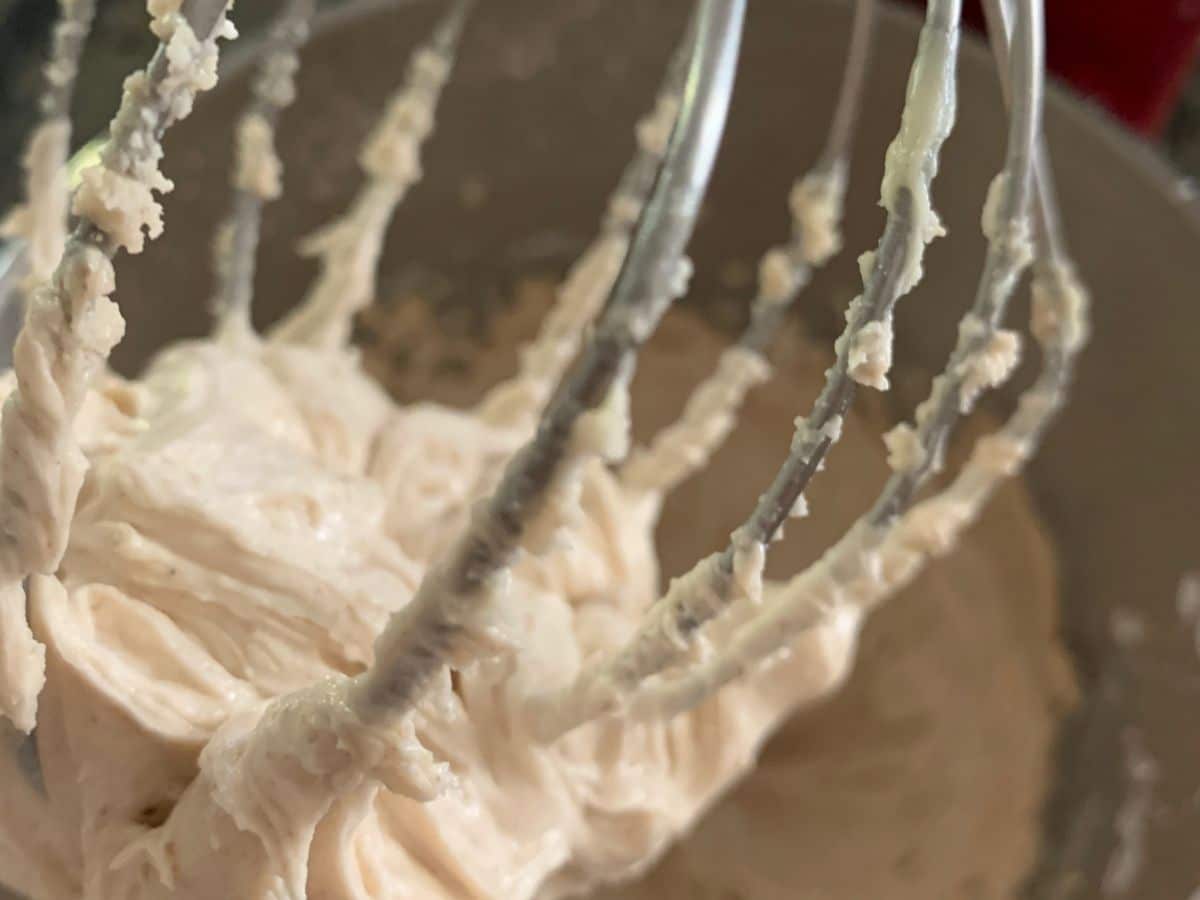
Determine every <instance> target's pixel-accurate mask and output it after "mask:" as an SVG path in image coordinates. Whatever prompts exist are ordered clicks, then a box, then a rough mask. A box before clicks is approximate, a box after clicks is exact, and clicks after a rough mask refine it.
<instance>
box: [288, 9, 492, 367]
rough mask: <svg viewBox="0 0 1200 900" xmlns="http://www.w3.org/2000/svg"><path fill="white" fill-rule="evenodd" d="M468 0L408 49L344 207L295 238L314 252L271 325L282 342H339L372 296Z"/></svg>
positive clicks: (417, 164) (327, 344)
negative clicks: (297, 297) (360, 178)
mask: <svg viewBox="0 0 1200 900" xmlns="http://www.w3.org/2000/svg"><path fill="white" fill-rule="evenodd" d="M470 7H471V0H454V3H452V4H451V6H450V9H449V10H448V11H447V12H446V13H445V14H444V16H443V18H442V20H441V21H440V23H439V24H438V25H437V27H436V28H435V29H434V33H433V34H432V35H431V37H430V38H429V40H428V41H427V42H426V43H425V44H424V45H423V46H422V47H420V48H418V49H417V51H416V52H415V53H414V54H413V56H412V59H411V60H410V61H409V71H408V75H407V78H406V80H405V83H404V84H403V85H402V86H401V88H400V89H399V90H398V91H397V92H396V93H395V94H394V95H393V96H392V98H391V99H390V100H389V101H388V104H387V108H386V110H385V111H384V114H383V117H382V118H381V120H380V121H379V122H378V123H377V124H376V126H375V128H374V130H373V131H372V132H371V134H370V135H368V137H367V140H366V142H365V143H364V144H363V146H362V149H361V151H360V153H359V165H360V166H361V168H362V169H363V172H364V173H365V175H366V181H365V182H364V184H363V186H362V187H361V188H360V190H359V192H358V195H357V196H356V197H355V199H354V202H353V203H352V204H351V206H350V208H349V209H348V210H347V211H346V212H345V213H344V214H343V215H342V216H341V217H340V218H338V219H336V220H335V221H333V222H331V223H330V224H328V225H326V226H325V227H323V228H322V229H320V230H319V231H317V232H316V233H315V234H313V235H311V236H310V237H308V238H307V239H306V240H305V241H304V242H303V243H302V244H301V252H302V253H304V254H305V255H307V256H316V257H318V258H319V259H320V263H321V272H320V274H319V275H318V277H317V280H316V282H315V283H314V284H313V286H312V288H311V289H310V290H309V292H308V294H307V296H305V298H304V299H303V300H302V301H301V302H300V304H299V305H298V306H297V307H296V309H294V310H293V311H292V312H291V313H290V314H289V315H288V316H287V317H286V318H284V319H283V321H281V322H280V323H279V324H278V325H276V326H275V328H274V329H273V331H272V332H271V337H272V339H274V340H276V341H280V342H284V343H294V344H302V345H306V346H321V347H329V348H337V347H341V346H343V345H344V344H345V343H346V342H347V340H348V339H349V337H350V331H351V325H352V323H353V320H354V317H355V316H356V315H357V314H358V313H359V311H361V310H362V309H363V308H364V307H365V306H367V305H368V304H369V303H370V302H371V301H372V300H373V299H374V296H375V284H376V277H377V272H376V268H377V266H378V263H379V255H380V253H381V252H382V249H383V239H384V236H385V235H386V233H387V227H388V225H389V224H390V222H391V220H392V216H393V214H394V213H395V211H396V207H397V206H398V205H399V204H400V202H401V201H402V200H403V199H404V197H405V195H406V194H407V193H408V191H409V189H410V188H411V187H412V186H413V185H414V184H415V183H416V182H417V180H418V179H419V178H420V177H421V160H420V151H421V146H422V145H423V144H424V142H425V141H426V140H427V139H428V137H429V136H430V134H432V132H433V125H434V114H435V112H436V109H437V103H438V100H439V99H440V97H441V93H442V89H443V87H444V86H445V84H446V81H447V80H448V79H449V77H450V73H451V71H452V69H453V66H454V57H455V53H456V50H457V46H458V41H459V38H460V36H461V34H462V29H463V27H464V24H465V22H466V18H467V12H468V11H469V9H470Z"/></svg>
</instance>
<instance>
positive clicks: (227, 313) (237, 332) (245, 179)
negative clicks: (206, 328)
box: [212, 0, 317, 340]
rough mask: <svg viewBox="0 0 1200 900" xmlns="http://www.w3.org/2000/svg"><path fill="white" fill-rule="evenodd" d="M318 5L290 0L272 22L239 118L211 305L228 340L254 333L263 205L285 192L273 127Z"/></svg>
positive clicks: (290, 93) (291, 94)
mask: <svg viewBox="0 0 1200 900" xmlns="http://www.w3.org/2000/svg"><path fill="white" fill-rule="evenodd" d="M316 5H317V4H316V0H291V2H289V3H288V4H287V5H286V6H285V7H284V9H283V11H282V12H281V13H280V14H279V16H278V17H277V19H276V20H275V22H274V23H272V25H271V27H270V30H269V35H268V37H267V46H266V49H265V53H266V56H265V58H264V60H263V62H262V64H261V66H260V68H259V72H258V75H257V77H256V78H255V79H254V83H253V85H252V86H251V93H252V99H251V101H250V104H249V108H248V109H247V110H246V111H245V112H244V113H243V114H242V117H241V119H240V120H239V121H238V125H237V143H236V146H235V161H234V167H233V174H232V186H233V199H232V202H231V209H230V212H229V216H228V218H227V219H226V221H225V223H224V224H223V225H222V226H221V228H220V230H219V231H218V232H217V238H216V241H215V248H214V255H215V265H214V269H215V270H216V273H217V290H216V295H215V296H214V297H213V300H212V307H213V313H214V315H215V317H216V319H217V326H216V327H217V331H218V332H219V333H221V334H222V335H223V336H225V337H226V339H231V340H246V339H247V338H250V337H252V336H253V334H254V327H253V325H252V324H251V321H250V307H251V303H252V299H253V291H254V267H255V266H254V264H255V258H256V256H257V251H258V242H259V234H260V231H261V228H262V210H263V205H264V203H266V202H268V201H270V200H274V199H275V198H276V197H278V196H279V194H280V193H281V191H282V190H283V185H282V176H283V172H282V169H283V165H282V163H281V162H280V161H279V156H278V154H277V153H276V150H275V128H276V126H277V124H278V120H279V116H280V114H281V113H282V112H283V111H284V109H286V108H287V107H288V106H290V105H291V104H292V102H293V101H294V100H295V97H296V84H295V76H296V70H297V69H298V68H299V67H300V59H299V56H298V54H299V52H300V50H301V49H302V48H303V46H304V44H305V42H306V41H307V40H308V34H309V29H310V25H311V21H312V17H313V15H314V13H315V12H316Z"/></svg>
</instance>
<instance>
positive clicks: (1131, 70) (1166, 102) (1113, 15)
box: [964, 0, 1200, 135]
mask: <svg viewBox="0 0 1200 900" xmlns="http://www.w3.org/2000/svg"><path fill="white" fill-rule="evenodd" d="M964 16H965V17H966V19H967V21H968V22H971V23H972V24H973V25H976V26H977V27H978V28H979V29H980V30H982V29H983V13H982V11H981V9H980V5H979V0H966V4H965V8H964ZM1198 46H1200V0H1046V64H1047V66H1048V67H1049V69H1050V71H1051V72H1053V73H1054V74H1055V75H1057V76H1058V77H1059V78H1061V79H1063V80H1064V81H1067V82H1069V83H1070V84H1071V86H1072V87H1074V88H1075V90H1077V91H1078V92H1079V93H1081V94H1083V95H1084V96H1086V97H1089V98H1092V99H1094V100H1096V101H1097V102H1099V103H1100V104H1101V105H1103V106H1105V107H1107V108H1108V110H1109V111H1110V112H1112V113H1113V115H1115V116H1117V118H1119V119H1121V120H1122V121H1123V122H1125V123H1126V124H1127V125H1128V126H1129V127H1130V128H1132V129H1134V130H1135V131H1139V132H1141V133H1142V134H1147V135H1149V134H1154V133H1155V132H1157V131H1158V130H1159V129H1160V128H1162V127H1163V125H1165V124H1166V121H1167V118H1168V117H1169V116H1170V114H1171V110H1172V109H1173V108H1174V106H1175V101H1176V100H1177V99H1178V97H1179V92H1180V90H1181V89H1182V88H1183V85H1184V83H1185V81H1186V79H1187V76H1188V74H1189V73H1190V71H1191V67H1192V63H1193V61H1194V60H1195V57H1196V51H1197V48H1198Z"/></svg>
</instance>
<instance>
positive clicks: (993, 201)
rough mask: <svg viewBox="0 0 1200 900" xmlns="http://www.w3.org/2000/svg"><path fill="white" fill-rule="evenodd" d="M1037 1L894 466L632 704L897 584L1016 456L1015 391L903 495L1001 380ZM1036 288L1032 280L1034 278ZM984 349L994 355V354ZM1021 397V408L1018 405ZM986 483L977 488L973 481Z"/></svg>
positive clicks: (1030, 126) (1035, 127) (1023, 219)
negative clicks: (936, 481) (1000, 152)
mask: <svg viewBox="0 0 1200 900" xmlns="http://www.w3.org/2000/svg"><path fill="white" fill-rule="evenodd" d="M1041 40H1042V20H1041V9H1040V7H1039V6H1038V4H1036V3H1034V2H1025V3H1022V4H1021V7H1020V15H1019V17H1018V27H1017V33H1016V38H1015V42H1014V43H1015V48H1016V52H1015V53H1014V60H1013V66H1012V71H1011V76H1010V77H1011V80H1012V85H1013V96H1014V103H1013V105H1012V113H1011V123H1010V131H1009V145H1008V153H1007V158H1006V163H1005V169H1004V170H1003V171H1002V172H1001V174H1000V175H999V176H997V178H996V180H995V181H994V182H993V186H992V189H991V191H990V193H989V201H988V203H987V204H986V205H985V210H984V223H983V224H984V232H985V234H986V235H987V237H988V241H989V247H988V254H987V260H986V262H985V265H984V271H983V274H982V276H981V279H980V283H979V289H978V292H977V295H976V300H975V305H974V307H973V309H972V311H971V312H970V313H968V315H967V316H966V317H965V318H964V319H963V323H962V325H961V326H960V329H959V342H958V344H957V346H956V347H955V349H954V351H953V353H952V354H951V357H950V361H949V363H948V365H947V368H946V370H945V371H944V372H943V373H942V374H941V375H939V376H937V377H936V378H935V379H934V386H933V389H932V391H931V394H930V397H929V398H928V399H927V400H926V401H925V402H923V403H922V404H921V405H920V406H919V407H918V409H917V414H916V423H915V425H901V426H898V429H897V430H896V431H893V432H892V435H891V438H890V440H889V445H890V449H891V450H892V453H891V454H890V461H891V463H892V465H893V468H894V469H895V471H894V472H893V474H892V476H891V478H890V479H889V481H888V483H887V485H886V486H885V487H884V490H883V491H882V493H881V494H880V496H879V498H878V499H877V500H876V502H875V504H874V505H873V507H872V509H871V510H870V511H868V512H867V513H866V514H865V515H864V516H863V517H862V518H860V519H859V521H858V522H857V523H856V524H855V525H853V526H852V527H851V528H850V529H849V530H848V532H847V533H846V534H845V535H844V536H843V537H842V538H841V539H840V540H839V541H838V542H837V543H835V544H834V546H833V547H832V548H830V549H829V550H828V551H827V552H826V553H825V554H824V556H823V557H822V558H821V559H820V560H818V562H817V563H815V564H814V565H813V566H811V567H809V568H808V569H807V570H805V571H804V572H802V573H800V574H798V575H796V576H794V577H793V578H792V579H790V580H789V581H788V582H786V583H785V584H784V585H783V586H782V587H781V588H780V589H779V590H778V592H777V593H776V594H775V596H774V597H773V598H772V599H771V600H770V602H769V603H767V604H766V605H765V606H764V609H763V610H762V611H761V612H759V613H757V614H756V615H754V616H753V617H752V618H750V619H748V620H747V621H746V622H745V623H744V624H742V625H740V626H739V627H738V628H737V629H736V630H735V631H734V632H733V634H732V635H731V636H730V637H729V638H728V639H726V640H725V641H723V642H722V646H721V647H720V649H719V650H718V651H717V652H716V653H715V654H714V655H713V657H712V659H710V660H708V661H706V662H704V663H702V664H700V665H699V666H697V667H696V668H695V670H694V671H692V672H688V673H684V674H682V675H679V676H677V677H675V678H673V679H672V678H668V679H665V680H664V682H663V683H660V684H658V685H652V686H650V687H648V688H647V689H646V695H645V696H644V697H642V698H640V699H639V700H638V701H635V702H636V703H637V704H638V705H640V706H641V707H642V708H643V710H646V709H653V710H656V711H658V712H659V713H666V714H674V713H677V712H679V711H681V710H683V709H687V708H690V707H691V706H693V705H694V704H695V703H697V702H699V701H700V700H702V699H703V698H704V697H705V696H707V695H708V694H709V693H711V692H712V691H713V690H715V689H717V688H719V687H720V686H722V685H724V684H726V683H728V682H729V681H730V680H732V679H733V678H735V677H737V676H738V675H740V674H741V673H742V672H744V671H745V670H746V669H747V668H748V667H749V666H751V665H754V664H756V663H758V662H760V661H762V660H764V659H768V658H770V657H771V655H772V654H773V653H775V652H776V651H777V650H778V649H779V648H780V647H783V646H785V645H786V644H787V642H788V641H790V640H791V639H793V638H794V637H795V635H796V634H798V633H799V632H801V631H804V630H807V629H812V628H815V627H818V626H825V627H830V628H837V627H838V624H839V620H843V621H844V620H847V619H849V620H854V619H856V618H857V617H858V616H859V615H860V614H861V612H862V611H864V610H868V609H870V608H872V607H873V606H874V605H875V604H877V603H878V602H880V601H881V600H882V599H883V598H885V597H886V596H888V595H890V594H891V593H892V592H893V591H895V590H896V589H897V588H898V587H900V586H902V585H903V584H905V583H907V582H908V581H909V580H910V579H911V578H912V577H913V576H914V575H915V574H916V572H917V571H918V570H919V567H920V565H921V564H922V563H923V562H924V560H926V559H927V558H929V557H931V556H935V555H938V554H941V553H944V552H946V550H948V549H949V547H950V546H951V544H952V543H953V540H954V538H955V537H956V536H957V534H958V533H959V532H961V530H962V528H963V527H965V525H966V524H967V523H968V522H969V521H970V520H971V519H972V518H973V517H974V515H976V514H977V512H978V509H979V506H980V505H981V503H982V500H983V498H984V497H985V496H986V494H987V493H988V492H990V490H991V489H992V488H993V487H994V485H995V483H996V482H997V481H998V480H999V479H1000V478H1002V477H1008V476H1009V475H1011V474H1013V473H1014V472H1015V471H1016V469H1017V467H1018V466H1019V464H1020V462H1021V461H1022V460H1023V459H1024V458H1025V455H1026V454H1027V452H1028V449H1029V446H1028V442H1027V437H1028V428H1029V426H1030V425H1031V422H1030V421H1028V419H1029V418H1033V417H1035V416H1036V414H1035V413H1033V412H1032V407H1036V406H1038V405H1039V401H1025V402H1026V404H1027V407H1029V408H1027V409H1026V411H1025V414H1024V416H1022V422H1021V423H1020V424H1017V425H1015V426H1014V427H1015V429H1016V432H1017V433H1019V434H1020V435H1022V437H1021V439H1020V441H1019V442H1013V441H1012V437H1013V434H1012V433H1011V432H1008V433H1006V432H1005V431H1002V432H1001V433H1000V435H998V436H993V437H991V438H985V439H984V440H983V441H982V442H981V443H980V445H979V447H978V448H977V450H976V452H975V454H974V455H973V456H972V459H971V461H970V462H969V463H968V464H967V466H966V467H965V468H964V469H963V471H962V473H961V474H960V476H959V479H958V480H956V481H955V482H954V483H952V485H951V487H950V488H948V489H946V490H945V491H943V492H941V493H940V494H937V495H935V496H934V497H931V498H928V499H925V500H923V501H922V502H921V503H920V504H917V505H916V506H913V505H912V504H913V500H914V498H915V496H916V492H917V490H918V489H919V488H920V487H921V486H922V485H923V484H924V483H925V482H926V481H927V480H928V478H929V477H930V475H931V474H932V473H933V472H935V471H937V469H938V468H939V467H940V465H941V454H942V450H943V448H944V446H945V443H946V440H947V437H948V433H949V431H950V429H951V428H952V427H953V424H954V422H955V421H956V420H957V418H958V417H959V415H960V414H961V413H963V412H965V411H967V410H969V408H970V407H971V406H972V405H973V403H974V401H975V397H976V395H977V393H978V391H979V390H981V389H983V388H991V387H995V386H997V385H998V384H1000V383H1001V382H1003V381H1004V380H1006V379H1007V377H1008V375H1009V373H1010V372H1011V371H1012V367H1013V365H1014V364H1015V357H1014V356H1013V353H1014V352H1015V351H1014V350H1011V349H1009V348H1011V347H1012V344H1013V340H1014V339H1015V336H1009V337H1000V336H1001V335H1005V334H1011V333H1005V332H1002V331H1000V330H999V327H998V322H999V321H1000V320H1001V319H1002V317H1003V312H1004V308H1005V306H1006V304H1007V301H1008V299H1009V297H1010V296H1011V294H1012V292H1013V290H1014V288H1015V285H1016V281H1017V277H1018V276H1019V274H1020V272H1021V271H1022V269H1024V268H1025V266H1027V265H1028V264H1029V262H1030V261H1031V258H1032V248H1031V245H1030V235H1029V231H1030V229H1029V225H1028V215H1029V213H1028V210H1029V205H1030V193H1031V185H1032V167H1033V148H1034V145H1035V139H1036V137H1037V135H1038V133H1039V129H1040V109H1041V78H1042V57H1041V46H1042V43H1041ZM1059 275H1060V276H1061V278H1060V279H1057V280H1056V283H1055V288H1054V290H1055V297H1056V301H1057V302H1058V303H1064V302H1065V303H1066V304H1068V305H1078V302H1079V301H1078V296H1077V295H1075V299H1072V300H1067V299H1066V297H1067V295H1068V294H1072V295H1074V291H1073V290H1072V289H1071V288H1070V287H1068V286H1067V276H1066V273H1065V272H1063V271H1060V272H1059ZM1042 289H1044V286H1043V288H1042ZM996 357H999V359H997V358H996ZM1030 404H1032V407H1030ZM984 484H986V485H987V487H986V489H985V488H983V487H982V485H984Z"/></svg>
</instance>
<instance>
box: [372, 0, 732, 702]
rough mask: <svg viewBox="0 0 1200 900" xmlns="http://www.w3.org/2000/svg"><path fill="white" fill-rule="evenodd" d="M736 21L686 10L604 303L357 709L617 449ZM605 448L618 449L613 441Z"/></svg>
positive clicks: (712, 8) (396, 682)
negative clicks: (546, 511) (643, 180)
mask: <svg viewBox="0 0 1200 900" xmlns="http://www.w3.org/2000/svg"><path fill="white" fill-rule="evenodd" d="M744 14H745V3H744V2H743V0H700V2H699V3H698V5H697V14H696V40H695V45H694V49H693V54H692V58H691V64H690V66H689V70H688V80H687V87H686V88H685V91H684V95H683V102H682V104H681V106H680V109H679V113H678V117H677V119H676V122H675V126H674V128H673V129H672V132H671V137H670V141H669V143H668V145H667V150H666V154H665V156H664V159H663V163H662V168H661V169H660V171H659V173H658V176H657V178H656V180H655V184H654V188H653V190H652V192H651V195H650V198H649V201H648V202H647V204H646V207H645V209H644V211H643V212H642V215H641V217H640V219H639V222H638V225H637V228H636V229H635V231H634V234H633V238H632V241H631V244H630V249H629V253H628V254H627V255H626V257H625V261H624V264H623V266H622V269H621V272H620V274H619V275H618V277H617V281H616V283H615V285H614V287H613V296H612V298H611V299H610V300H609V302H608V304H607V306H606V307H605V311H604V314H603V316H602V317H601V319H600V321H599V322H598V323H597V325H596V327H595V330H594V332H593V334H592V335H591V337H590V339H589V340H588V342H587V345H586V347H585V349H584V351H583V354H582V357H581V359H580V361H579V363H578V364H577V366H576V367H575V369H574V370H573V371H572V372H571V373H570V374H569V375H568V376H567V377H566V379H565V380H564V381H563V382H562V383H561V384H560V386H559V388H558V390H557V391H556V392H555V394H554V396H553V398H552V399H551V400H550V403H549V406H548V407H547V409H546V412H545V413H544V415H543V417H542V421H541V423H540V424H539V426H538V431H537V434H536V436H535V437H534V438H533V440H532V441H530V442H529V443H528V444H527V445H526V446H525V447H524V448H522V449H521V450H520V451H518V452H517V454H516V455H515V456H514V457H513V459H512V461H511V462H510V463H509V465H508V466H507V468H506V469H505V472H504V474H503V476H502V477H501V480H500V483H499V485H498V486H497V488H496V490H495V491H494V492H493V494H492V496H491V497H490V498H488V500H486V501H484V502H483V503H482V504H481V505H480V506H478V507H477V508H476V510H475V513H474V515H473V517H472V521H471V524H470V525H469V527H468V529H467V532H466V533H465V534H464V535H463V536H462V537H461V538H460V539H459V540H458V541H457V542H456V543H455V544H454V546H453V547H451V548H450V549H449V551H448V552H447V554H446V556H445V557H444V558H443V559H442V560H441V561H440V562H437V563H435V564H434V565H433V567H432V568H431V569H430V570H429V572H428V573H427V574H426V576H425V578H424V580H423V581H422V584H421V586H420V587H419V588H418V589H417V592H416V594H415V595H414V597H413V599H412V601H411V602H410V603H409V604H408V605H407V606H406V607H404V609H402V610H401V611H400V612H398V613H396V614H395V616H394V617H393V619H392V622H391V623H390V624H389V625H388V627H387V628H386V629H385V630H384V632H383V634H382V635H380V637H379V639H378V641H377V642H376V662H375V664H374V665H373V666H372V668H371V669H370V670H369V671H368V672H367V673H366V674H365V675H364V676H363V677H362V679H361V694H360V696H361V697H362V698H363V700H362V704H363V708H364V711H365V712H367V711H373V712H375V713H376V714H378V713H387V714H389V715H397V714H400V713H403V712H406V711H407V710H408V709H409V708H410V707H411V705H412V703H413V702H414V701H415V700H416V699H417V698H418V697H419V696H420V694H421V691H422V689H423V688H424V686H425V685H426V684H427V682H428V680H429V678H430V677H431V676H432V675H433V673H434V672H436V671H437V670H438V669H440V668H441V666H442V665H443V664H444V661H445V660H446V658H447V656H448V655H449V654H451V653H452V652H453V647H454V645H455V644H456V643H458V642H460V641H462V640H463V636H464V633H465V632H466V631H467V629H468V628H469V627H470V619H471V617H472V615H474V614H475V612H476V611H477V610H478V608H479V607H480V606H482V605H484V604H485V603H486V602H487V599H488V596H489V586H490V583H491V582H492V580H493V579H494V578H495V577H496V576H497V574H498V573H501V572H503V571H504V570H505V568H506V567H507V566H508V565H509V564H510V562H511V559H512V555H513V553H514V552H515V551H516V549H517V548H518V546H519V545H520V542H521V539H522V536H523V533H524V531H525V528H526V526H527V525H528V523H529V522H530V521H531V520H532V519H533V518H534V516H536V514H537V512H538V507H539V506H540V504H542V503H543V502H544V501H545V500H546V499H547V497H548V495H549V494H550V493H551V492H552V490H553V489H554V487H555V482H556V480H557V479H558V478H559V477H561V475H562V474H564V470H569V463H570V462H571V457H572V456H576V455H583V454H589V455H598V456H602V457H603V456H607V455H612V451H613V450H614V449H616V450H617V451H618V452H619V450H620V448H619V447H617V448H614V447H613V446H612V442H613V432H614V431H616V432H620V431H623V430H624V429H625V428H627V424H626V423H625V422H623V421H621V419H622V418H623V416H622V412H623V410H622V409H621V405H622V404H621V397H622V396H623V395H625V394H626V391H627V386H628V379H629V377H630V375H631V374H632V365H633V360H634V358H635V354H636V350H637V348H638V347H639V346H640V345H641V344H642V343H643V342H644V341H645V340H646V338H648V337H649V335H650V334H651V333H652V332H653V330H654V328H655V326H656V325H657V323H658V320H659V319H660V318H661V316H662V315H663V313H664V312H665V311H666V309H667V307H668V306H669V305H670V303H671V302H672V300H673V299H674V298H675V297H677V296H678V295H679V294H680V293H682V290H683V287H684V284H685V278H686V276H685V274H684V273H685V272H686V268H685V266H686V264H685V263H684V262H683V252H684V247H685V246H686V244H687V241H688V239H689V238H690V236H691V232H692V228H693V227H694V225H695V219H696V216H697V214H698V212H699V208H700V199H701V197H702V195H703V193H704V189H705V186H706V185H707V182H708V177H709V174H710V172H711V169H712V166H713V163H714V160H715V158H716V153H717V147H718V144H719V142H720V138H721V133H722V131H723V129H724V124H725V116H726V113H727V111H728V106H729V99H730V94H731V92H732V88H733V78H734V70H735V66H736V63H737V55H738V49H739V44H740V36H741V27H742V20H743V17H744ZM597 413H598V414H599V416H600V417H601V418H599V420H597V418H596V417H597ZM609 417H613V418H609ZM614 419H615V420H614ZM616 443H617V444H618V445H620V444H621V443H622V439H621V438H620V437H619V436H618V437H617V438H616Z"/></svg>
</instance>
